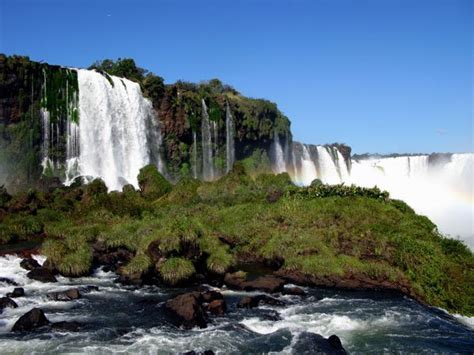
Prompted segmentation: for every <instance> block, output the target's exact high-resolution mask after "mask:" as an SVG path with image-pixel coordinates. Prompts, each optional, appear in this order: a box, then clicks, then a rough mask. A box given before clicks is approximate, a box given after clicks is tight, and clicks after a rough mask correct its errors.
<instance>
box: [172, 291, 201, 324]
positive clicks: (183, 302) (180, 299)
mask: <svg viewBox="0 0 474 355" xmlns="http://www.w3.org/2000/svg"><path fill="white" fill-rule="evenodd" d="M165 310H166V311H167V313H168V314H169V315H170V317H171V321H172V322H173V323H174V324H176V325H178V326H181V327H183V328H186V329H190V328H193V327H196V326H198V327H200V328H206V326H207V321H206V314H205V312H204V310H203V308H202V296H201V294H200V293H198V292H190V293H185V294H182V295H179V296H176V297H175V298H173V299H171V300H169V301H167V302H166V304H165Z"/></svg>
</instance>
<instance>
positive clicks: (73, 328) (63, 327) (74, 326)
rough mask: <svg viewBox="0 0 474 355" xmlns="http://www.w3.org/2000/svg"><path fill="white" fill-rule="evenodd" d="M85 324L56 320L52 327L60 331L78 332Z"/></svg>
mask: <svg viewBox="0 0 474 355" xmlns="http://www.w3.org/2000/svg"><path fill="white" fill-rule="evenodd" d="M83 326H84V324H82V323H80V322H66V321H63V322H56V323H53V324H51V329H52V330H56V331H59V332H61V331H62V332H77V331H79V330H80V329H81V328H82V327H83Z"/></svg>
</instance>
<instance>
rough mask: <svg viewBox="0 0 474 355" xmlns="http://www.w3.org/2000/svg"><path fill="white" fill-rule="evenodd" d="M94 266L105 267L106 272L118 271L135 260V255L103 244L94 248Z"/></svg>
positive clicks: (95, 245) (96, 244) (97, 244)
mask: <svg viewBox="0 0 474 355" xmlns="http://www.w3.org/2000/svg"><path fill="white" fill-rule="evenodd" d="M92 248H93V260H94V265H96V266H99V265H100V266H103V270H104V271H117V270H118V269H119V268H120V267H122V266H124V265H126V264H127V263H128V262H129V261H130V260H132V258H133V253H132V252H130V251H128V250H127V249H125V248H108V247H107V246H106V245H105V244H104V243H103V242H100V241H99V242H96V243H94V245H93V246H92Z"/></svg>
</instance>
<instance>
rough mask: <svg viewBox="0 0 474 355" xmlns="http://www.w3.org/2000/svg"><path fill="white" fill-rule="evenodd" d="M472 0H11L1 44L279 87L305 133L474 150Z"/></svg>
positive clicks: (244, 86)
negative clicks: (123, 59)
mask: <svg viewBox="0 0 474 355" xmlns="http://www.w3.org/2000/svg"><path fill="white" fill-rule="evenodd" d="M473 3H474V1H472V0H292V1H291V0H241V1H239V0H232V1H230V0H229V1H227V0H207V1H204V0H202V1H200V0H189V1H180V0H167V1H164V0H163V1H160V0H156V1H151V0H150V1H140V0H135V1H132V0H129V1H121V0H83V1H81V0H61V1H59V0H42V1H40V0H36V1H34V0H30V1H24V0H0V52H2V53H6V54H22V55H28V56H30V58H31V59H33V60H44V61H46V62H48V63H53V64H61V65H67V66H74V67H87V66H89V65H90V64H91V63H92V62H94V61H95V60H98V59H105V58H112V59H115V58H118V57H132V58H134V59H135V61H136V62H137V64H138V65H140V66H142V67H144V68H147V69H149V70H150V71H153V72H155V73H156V74H158V75H161V76H163V77H164V78H165V79H166V82H168V83H171V82H174V81H176V80H178V79H183V80H188V81H201V80H207V79H211V78H215V77H217V78H220V79H221V80H222V81H224V82H226V83H228V84H231V85H233V86H234V87H235V88H236V89H238V90H239V91H240V92H242V93H243V94H245V95H248V96H252V97H264V98H267V99H270V100H272V101H275V102H276V103H277V104H278V106H279V108H280V109H281V110H282V111H283V112H284V113H285V114H286V115H287V116H288V117H289V118H290V119H291V121H292V130H293V134H294V137H295V139H296V140H300V141H303V142H307V143H329V142H336V141H337V142H344V143H347V144H349V145H351V146H352V147H353V149H354V151H355V152H357V153H363V152H381V153H395V152H398V153H402V152H432V151H452V152H456V151H473V122H472V121H473V62H474V61H473V59H474V58H473V25H472V24H473V20H474V19H473Z"/></svg>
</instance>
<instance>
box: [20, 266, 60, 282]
mask: <svg viewBox="0 0 474 355" xmlns="http://www.w3.org/2000/svg"><path fill="white" fill-rule="evenodd" d="M26 276H27V277H28V278H30V279H32V280H36V281H41V282H58V280H56V277H54V275H53V273H52V272H51V271H49V270H48V269H45V268H43V267H40V268H38V269H34V270H31V271H30V272H29V273H27V274H26Z"/></svg>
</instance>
